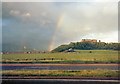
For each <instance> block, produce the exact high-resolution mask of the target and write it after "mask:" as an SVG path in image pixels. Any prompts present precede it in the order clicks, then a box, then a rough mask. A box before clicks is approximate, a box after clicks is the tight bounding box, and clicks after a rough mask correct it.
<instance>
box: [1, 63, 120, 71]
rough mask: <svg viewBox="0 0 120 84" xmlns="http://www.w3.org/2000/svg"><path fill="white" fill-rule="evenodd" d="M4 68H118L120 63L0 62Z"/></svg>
mask: <svg viewBox="0 0 120 84" xmlns="http://www.w3.org/2000/svg"><path fill="white" fill-rule="evenodd" d="M0 66H2V70H16V69H18V70H22V69H30V70H31V69H32V70H84V69H87V70H91V69H92V70H93V69H109V70H118V66H119V65H118V64H0Z"/></svg>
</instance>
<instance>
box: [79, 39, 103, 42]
mask: <svg viewBox="0 0 120 84" xmlns="http://www.w3.org/2000/svg"><path fill="white" fill-rule="evenodd" d="M81 42H97V39H82V40H81ZM99 42H101V40H99Z"/></svg>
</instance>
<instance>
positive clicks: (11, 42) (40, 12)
mask: <svg viewBox="0 0 120 84" xmlns="http://www.w3.org/2000/svg"><path fill="white" fill-rule="evenodd" d="M117 4H118V3H117V2H97V0H95V1H94V2H87V1H86V2H3V3H2V46H3V50H7V51H20V50H24V49H33V50H52V49H54V48H56V47H57V46H59V45H62V44H68V43H70V42H80V41H81V39H97V40H101V41H103V42H118V5H117Z"/></svg>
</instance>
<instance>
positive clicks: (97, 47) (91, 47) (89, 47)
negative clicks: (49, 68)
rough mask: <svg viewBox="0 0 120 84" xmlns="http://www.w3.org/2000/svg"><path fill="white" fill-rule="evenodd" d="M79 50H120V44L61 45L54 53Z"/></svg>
mask: <svg viewBox="0 0 120 84" xmlns="http://www.w3.org/2000/svg"><path fill="white" fill-rule="evenodd" d="M70 48H72V49H78V50H120V43H105V42H76V43H74V42H71V43H70V44H68V45H60V46H58V47H57V48H55V49H54V50H52V52H63V51H65V50H68V49H70Z"/></svg>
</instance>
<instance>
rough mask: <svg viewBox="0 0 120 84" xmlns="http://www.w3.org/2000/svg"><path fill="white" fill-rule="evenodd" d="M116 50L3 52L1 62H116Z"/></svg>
mask: <svg viewBox="0 0 120 84" xmlns="http://www.w3.org/2000/svg"><path fill="white" fill-rule="evenodd" d="M118 56H119V55H118V51H114V50H77V51H76V52H69V53H65V52H62V53H39V54H3V55H2V60H1V61H2V62H3V63H118V62H120V60H119V59H118Z"/></svg>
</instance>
